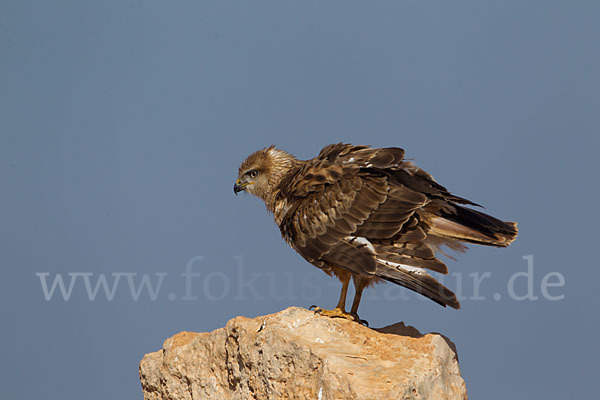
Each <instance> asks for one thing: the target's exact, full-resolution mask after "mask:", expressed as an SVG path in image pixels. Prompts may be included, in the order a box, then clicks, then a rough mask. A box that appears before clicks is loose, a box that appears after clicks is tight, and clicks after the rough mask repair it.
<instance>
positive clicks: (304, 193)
mask: <svg viewBox="0 0 600 400" xmlns="http://www.w3.org/2000/svg"><path fill="white" fill-rule="evenodd" d="M242 190H245V191H247V192H248V193H250V194H254V195H256V196H258V197H260V198H261V199H262V200H264V202H265V204H266V206H267V209H268V210H269V211H270V212H271V213H272V214H273V215H274V218H275V223H276V224H277V225H278V226H279V229H280V230H281V235H282V236H283V238H284V239H285V241H286V242H287V243H288V244H289V245H290V246H291V247H292V248H293V249H294V250H296V251H297V252H298V253H300V255H302V257H304V258H305V259H306V260H307V261H308V262H309V263H311V264H313V265H315V266H316V267H318V268H321V269H323V270H324V271H325V272H326V273H328V274H330V275H332V274H333V275H335V276H337V277H338V278H339V279H340V280H341V281H342V284H343V287H342V295H341V296H340V301H339V303H338V307H337V308H338V309H339V310H341V312H342V313H345V311H344V307H345V300H346V290H347V287H348V282H349V280H350V277H352V278H353V280H354V283H355V286H356V289H357V290H356V296H355V300H354V303H353V306H352V311H351V312H352V314H354V315H355V314H356V312H357V310H358V304H359V302H360V296H361V293H362V290H363V288H364V287H365V286H367V285H369V284H372V283H375V282H378V281H380V280H381V279H383V280H386V281H390V282H393V283H396V284H398V285H401V286H404V287H406V288H408V289H411V290H413V291H415V292H418V293H421V294H422V295H424V296H427V297H428V298H430V299H432V300H433V301H435V302H436V303H438V304H441V305H442V306H447V305H448V306H450V307H453V308H456V309H458V308H459V307H460V305H459V303H458V300H457V299H456V296H455V295H454V293H452V292H451V291H450V290H449V289H448V288H446V287H445V286H444V285H442V284H441V283H439V282H438V281H437V280H435V279H434V278H433V277H432V276H431V275H429V274H428V273H427V272H426V270H431V271H435V272H439V273H442V274H446V273H447V272H448V269H447V268H446V265H445V264H444V263H443V262H442V261H441V260H439V259H438V258H437V257H436V252H437V251H439V247H440V246H442V245H446V246H448V247H449V248H451V249H453V250H458V251H462V250H464V249H465V247H464V245H463V244H462V242H467V243H477V244H483V245H488V246H499V247H505V246H508V245H509V244H510V243H511V242H512V241H513V240H514V239H515V238H516V236H517V224H516V223H514V222H503V221H500V220H498V219H496V218H494V217H492V216H489V215H487V214H484V213H482V212H479V211H475V210H473V209H471V208H467V207H465V205H471V206H477V204H475V203H473V202H471V201H469V200H466V199H464V198H461V197H458V196H454V195H452V194H451V193H449V192H448V191H447V190H446V188H444V187H443V186H441V185H440V184H438V183H437V182H436V181H435V180H434V179H433V177H432V176H431V175H429V174H428V173H427V172H425V171H423V170H422V169H420V168H418V167H416V166H415V165H413V164H412V163H411V162H409V161H406V160H405V159H404V150H402V149H400V148H396V147H391V148H371V147H368V146H352V145H350V144H343V143H338V144H332V145H329V146H326V147H325V148H323V149H322V150H321V152H320V153H319V155H318V156H317V157H315V158H313V159H311V160H305V161H304V160H298V159H296V158H295V157H294V156H292V155H291V154H289V153H287V152H285V151H282V150H279V149H276V148H275V147H274V146H271V147H269V148H266V149H263V150H259V151H257V152H255V153H254V154H252V155H250V156H249V157H248V158H247V159H246V160H245V161H244V162H243V163H242V165H241V166H240V169H239V176H238V181H237V182H236V184H235V186H234V191H235V192H236V194H237V192H239V191H242Z"/></svg>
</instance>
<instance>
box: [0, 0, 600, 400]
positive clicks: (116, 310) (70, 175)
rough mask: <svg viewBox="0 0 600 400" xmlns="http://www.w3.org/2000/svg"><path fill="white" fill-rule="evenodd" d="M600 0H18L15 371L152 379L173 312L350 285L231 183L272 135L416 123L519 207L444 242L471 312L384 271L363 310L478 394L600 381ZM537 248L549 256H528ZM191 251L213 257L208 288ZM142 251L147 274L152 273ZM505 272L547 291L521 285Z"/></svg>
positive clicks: (6, 24)
mask: <svg viewBox="0 0 600 400" xmlns="http://www.w3.org/2000/svg"><path fill="white" fill-rule="evenodd" d="M599 11H600V5H598V3H597V2H593V1H578V2H561V1H528V2H522V1H503V2H481V1H403V0H402V1H400V0H395V1H377V2H357V1H302V2H300V1H252V2H249V1H201V2H200V1H177V2H163V1H125V0H122V1H103V2H92V1H53V2H42V1H37V2H36V1H3V2H2V3H0V50H1V52H2V58H1V61H0V184H1V185H2V196H0V205H1V208H0V210H1V211H0V212H1V221H2V223H1V224H0V239H1V240H0V243H2V247H1V250H2V251H1V252H0V261H1V265H2V272H3V276H2V279H0V294H1V296H2V298H1V300H2V301H0V312H1V313H2V319H3V321H4V324H3V329H2V330H1V331H0V338H1V339H2V342H3V343H4V346H3V349H2V353H1V354H2V360H3V362H2V363H1V365H0V370H1V372H0V376H3V377H4V378H5V379H6V381H5V382H4V384H3V392H4V393H5V396H6V397H7V398H15V397H19V398H40V397H44V398H56V399H59V398H60V399H79V398H87V399H101V398H106V397H112V398H141V390H140V386H139V382H138V377H137V364H138V362H139V360H140V359H141V358H142V356H143V354H144V353H147V352H150V351H155V350H158V349H159V348H160V346H161V344H162V341H163V340H164V339H165V338H166V337H168V336H170V335H173V334H175V333H177V332H179V331H182V330H190V331H209V330H213V329H216V328H218V327H221V326H223V325H224V324H225V323H226V321H227V320H229V319H230V318H232V317H234V316H237V315H245V316H249V317H252V316H256V315H263V314H266V313H273V312H277V311H279V310H281V309H283V308H285V307H288V306H292V305H294V306H303V307H307V306H309V305H311V304H315V303H316V304H319V305H323V306H333V305H334V304H335V302H336V301H337V296H338V294H339V284H338V283H337V282H336V281H335V280H334V279H331V278H328V277H326V276H325V275H324V274H322V273H320V272H319V271H318V270H317V269H315V268H314V267H312V266H310V265H308V264H307V263H306V262H305V261H304V260H302V259H301V257H300V256H298V255H297V254H295V253H294V252H293V251H292V250H291V249H289V248H288V247H287V245H286V244H285V243H284V242H283V241H282V240H281V238H280V234H279V232H278V230H277V228H276V226H275V225H274V224H273V221H272V219H271V217H270V216H269V215H268V214H267V213H266V211H265V208H264V206H263V205H262V204H261V203H260V201H259V200H258V199H256V198H252V197H249V196H238V197H235V196H234V195H233V193H232V185H233V182H234V180H235V177H236V175H237V168H238V166H239V163H240V162H241V161H242V160H243V159H244V158H245V157H246V156H247V155H248V154H249V153H251V152H253V151H254V150H256V149H259V148H262V147H265V146H268V145H271V144H275V145H277V146H279V147H281V148H283V149H285V150H287V151H290V152H292V153H294V154H295V155H297V156H298V157H300V158H310V157H313V156H314V155H316V154H317V153H318V151H319V150H320V148H321V147H323V146H325V145H327V144H329V143H333V142H339V141H344V142H351V143H354V144H370V145H373V146H398V147H403V148H404V149H405V150H406V154H407V157H409V158H412V159H414V161H415V162H416V163H417V164H418V165H419V166H421V167H423V168H424V169H426V170H427V171H429V172H430V173H431V174H433V175H434V176H435V177H436V178H437V179H438V181H439V182H441V183H442V184H443V185H445V186H446V187H448V188H449V189H450V190H451V191H452V192H454V193H456V194H457V195H460V196H464V197H467V198H469V199H471V200H473V201H475V202H477V203H480V204H483V205H484V206H486V210H487V211H488V212H490V213H491V214H493V215H495V216H497V217H499V218H502V219H506V220H516V221H518V222H519V227H520V235H519V239H518V240H517V241H516V242H515V243H514V244H513V245H512V246H511V247H510V248H507V249H492V248H481V247H472V248H471V249H470V251H469V252H468V253H467V254H464V255H460V256H459V257H458V259H457V261H448V266H449V269H450V271H451V274H450V276H448V277H447V278H446V282H447V285H448V286H449V287H450V288H451V289H453V290H455V291H459V288H460V290H461V291H462V293H463V295H464V297H466V299H465V300H463V301H462V309H461V310H460V311H454V310H449V309H443V308H441V307H439V306H438V305H436V304H435V303H433V302H431V301H423V300H422V299H421V298H419V297H417V296H415V295H411V294H409V295H407V294H406V293H404V292H402V291H399V290H398V289H397V288H395V287H393V286H391V285H382V286H378V287H377V288H376V289H373V290H370V291H368V292H367V293H366V294H365V296H364V297H363V302H362V304H361V308H360V314H361V316H362V317H363V318H365V319H367V320H369V322H370V323H371V325H372V326H384V325H389V324H392V323H395V322H398V321H405V322H406V323H407V324H410V325H413V326H415V327H416V328H418V329H419V330H421V331H422V332H431V331H437V332H442V333H444V334H445V335H447V336H448V337H450V338H451V339H452V340H453V341H454V342H455V343H456V344H457V347H458V351H459V358H460V367H461V371H462V374H463V376H464V378H465V380H466V383H467V389H468V391H469V395H470V396H471V397H472V398H485V399H491V400H494V399H505V398H507V397H510V398H523V399H530V398H545V399H564V398H572V397H573V396H575V397H578V398H591V397H593V396H594V395H595V394H596V393H597V391H596V389H595V386H594V385H593V383H594V379H595V376H596V372H597V370H598V368H597V356H598V353H599V350H600V349H599V346H598V344H597V343H598V342H597V337H596V336H597V334H596V332H597V331H598V328H599V327H600V320H599V317H598V315H599V314H598V311H597V306H598V305H599V301H598V298H597V297H596V296H595V292H596V291H597V287H596V282H597V281H598V280H599V279H600V272H599V270H598V268H597V267H598V265H597V264H598V262H597V261H596V260H595V256H594V250H595V248H596V247H597V243H598V233H597V229H596V228H595V226H596V224H597V223H598V222H600V221H599V220H600V218H599V214H598V211H597V204H596V203H597V198H598V194H599V193H598V187H597V181H598V179H597V176H596V172H597V171H598V167H599V163H598V159H597V152H598V148H599V146H598V144H599V139H598V130H599V126H600V124H599V119H598V110H599V109H600V101H599V94H598V93H599V89H600V79H599V76H598V71H599V70H600V54H599V53H598V40H599V39H600V28H599V25H598V23H597V21H598V18H599V17H600V14H599ZM530 255H533V264H532V273H531V274H530V275H529V277H530V278H531V280H530V281H528V280H527V279H528V278H527V277H525V276H524V275H523V274H521V275H517V277H515V274H517V273H519V272H522V273H525V272H527V271H528V259H524V258H523V257H527V256H530ZM186 265H191V267H190V268H191V270H192V271H193V272H194V273H197V274H200V275H199V276H197V277H194V278H192V279H191V281H190V282H191V283H190V286H189V287H188V286H186V281H185V278H184V277H183V276H182V274H183V273H185V271H186ZM69 273H71V274H72V275H71V276H69V275H68V274H69ZM486 273H489V276H488V275H486V276H484V274H486ZM40 274H42V275H40ZM43 274H46V275H43ZM58 274H60V275H58ZM73 274H75V275H73ZM548 274H554V275H552V276H551V277H549V278H546V279H547V280H546V282H547V283H548V282H550V283H556V284H558V283H560V280H559V278H558V275H557V274H560V276H562V277H563V278H564V285H562V286H553V287H549V288H548V289H547V294H549V296H550V297H560V296H564V297H561V299H560V300H549V299H548V298H547V297H549V296H544V294H543V293H544V292H542V282H543V280H544V278H545V277H546V276H547V275H548ZM57 276H60V277H62V278H63V279H64V284H65V290H67V289H68V288H69V284H70V282H71V279H73V286H72V291H71V292H70V295H68V296H67V297H68V300H65V299H64V298H63V297H62V295H61V293H60V287H59V286H56V287H55V291H54V292H53V294H52V295H49V293H44V289H43V284H42V283H43V282H46V284H47V288H46V289H47V290H50V288H51V286H52V283H53V282H54V279H55V278H56V277H57ZM144 276H146V277H147V279H148V281H147V282H148V283H151V284H152V285H154V286H153V288H154V289H155V291H154V292H152V293H151V292H148V291H147V287H142V289H141V290H140V291H139V293H138V290H139V288H140V286H139V285H140V284H141V282H142V280H143V278H144ZM101 277H105V278H106V280H107V283H108V284H109V285H108V286H107V287H110V288H112V289H114V292H110V290H109V293H108V294H107V293H105V292H104V289H102V287H101V286H99V287H98V288H99V290H98V292H97V293H96V295H95V297H94V298H93V300H92V299H91V298H90V293H89V290H87V289H90V290H92V289H94V288H95V285H96V282H97V281H98V279H101ZM511 277H513V278H512V280H511ZM44 279H45V281H44ZM86 279H87V282H88V283H89V285H90V286H89V288H87V289H86V285H85V283H86ZM475 280H481V283H480V285H479V290H478V293H475V286H474V283H473V282H474V281H475ZM115 282H117V284H115V286H112V285H113V284H114V283H115ZM159 282H161V284H160V286H159V287H158V286H157V285H158V283H159ZM510 282H513V285H512V287H511V288H512V289H513V291H514V293H515V294H517V295H518V296H521V297H523V296H525V295H526V294H527V291H528V289H529V285H531V288H532V290H533V292H532V293H531V296H532V297H537V300H529V299H525V300H516V299H515V298H513V297H515V296H511V295H510V293H511V292H510V290H509V289H510V288H509V286H510V285H509V283H510ZM130 285H131V286H130ZM132 288H133V292H132ZM188 290H189V292H188ZM92 292H93V290H92ZM92 297H93V296H92ZM109 298H111V299H112V300H109ZM47 299H48V300H47ZM32 382H35V384H32Z"/></svg>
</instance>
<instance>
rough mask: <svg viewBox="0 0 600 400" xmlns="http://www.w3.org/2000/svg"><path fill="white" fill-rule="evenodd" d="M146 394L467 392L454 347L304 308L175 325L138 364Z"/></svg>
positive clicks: (150, 399) (322, 399) (422, 395)
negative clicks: (207, 326)
mask: <svg viewBox="0 0 600 400" xmlns="http://www.w3.org/2000/svg"><path fill="white" fill-rule="evenodd" d="M140 380H141V383H142V390H143V392H144V399H146V400H155V399H173V400H184V399H185V400H188V399H219V400H223V399H240V400H246V399H319V400H326V399H327V400H329V399H331V400H337V399H407V400H408V399H431V400H446V399H447V400H450V399H466V398H467V395H466V388H465V383H464V381H463V379H462V377H461V376H460V371H459V368H458V360H457V356H456V350H455V347H454V344H453V343H452V342H450V340H448V339H447V338H445V337H444V336H442V335H439V334H435V333H431V334H427V335H421V334H420V333H419V332H418V331H417V330H416V329H415V328H412V327H406V326H404V324H403V323H399V324H395V325H391V326H388V327H385V328H382V329H377V330H373V329H369V328H367V327H365V326H362V325H359V324H357V323H355V322H351V321H346V320H343V319H332V318H328V317H323V316H319V315H316V314H314V313H313V312H312V311H308V310H305V309H301V308H295V307H292V308H288V309H286V310H283V311H281V312H279V313H277V314H272V315H267V316H264V317H257V318H254V319H248V318H244V317H237V318H234V319H232V320H230V321H229V322H228V323H227V325H226V326H225V327H224V328H221V329H217V330H215V331H213V332H209V333H192V332H181V333H178V334H177V335H175V336H173V337H171V338H169V339H167V340H166V341H165V342H164V344H163V348H162V350H160V351H157V352H154V353H149V354H146V355H145V356H144V358H143V360H142V361H141V362H140Z"/></svg>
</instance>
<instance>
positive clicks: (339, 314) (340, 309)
mask: <svg viewBox="0 0 600 400" xmlns="http://www.w3.org/2000/svg"><path fill="white" fill-rule="evenodd" d="M351 276H352V275H351V274H350V273H348V274H344V275H342V276H340V277H339V278H340V280H341V281H342V292H341V293H340V299H339V300H338V304H337V306H336V307H335V308H334V309H333V310H324V309H322V308H321V307H317V306H311V307H310V309H314V310H315V313H317V314H320V315H323V316H325V317H330V318H344V319H349V320H351V321H356V322H360V323H361V324H365V325H367V326H368V323H366V321H363V320H361V319H360V318H358V315H357V314H356V310H358V303H360V296H361V294H362V291H363V289H364V287H365V285H366V281H364V283H362V286H360V291H359V286H358V285H357V281H356V279H355V281H354V285H355V286H356V295H355V296H354V302H353V303H352V312H350V313H349V312H347V311H346V295H347V294H348V286H349V284H350V277H351ZM357 279H360V278H357ZM360 282H363V280H362V279H361V280H360Z"/></svg>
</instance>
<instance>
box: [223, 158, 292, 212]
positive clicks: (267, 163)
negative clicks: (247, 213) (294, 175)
mask: <svg viewBox="0 0 600 400" xmlns="http://www.w3.org/2000/svg"><path fill="white" fill-rule="evenodd" d="M296 162H297V160H296V158H295V157H294V156H292V155H291V154H289V153H288V152H286V151H283V150H279V149H276V148H275V146H270V147H267V148H265V149H262V150H258V151H257V152H255V153H252V154H251V155H250V156H249V157H248V158H246V160H245V161H244V162H243V163H242V165H241V166H240V169H239V171H238V179H237V181H236V183H235V185H233V191H234V192H235V194H237V193H238V192H241V191H246V192H248V193H250V194H253V195H255V196H258V197H260V198H261V199H263V200H264V201H265V203H267V207H268V206H269V204H270V202H271V201H272V197H273V195H274V193H275V191H276V190H277V188H278V186H279V183H280V182H281V178H282V177H283V176H284V175H285V174H286V173H287V172H288V171H289V170H290V168H292V167H293V166H294V165H295V164H296Z"/></svg>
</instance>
